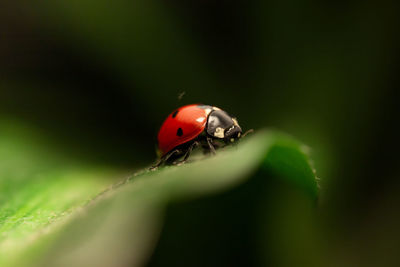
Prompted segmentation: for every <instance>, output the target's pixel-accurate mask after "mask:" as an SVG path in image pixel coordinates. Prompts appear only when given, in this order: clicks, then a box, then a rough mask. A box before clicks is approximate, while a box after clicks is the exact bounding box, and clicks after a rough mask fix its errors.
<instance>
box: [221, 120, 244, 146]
mask: <svg viewBox="0 0 400 267" xmlns="http://www.w3.org/2000/svg"><path fill="white" fill-rule="evenodd" d="M232 120H233V122H234V124H233V125H232V126H231V127H229V128H228V129H225V134H224V139H225V141H226V142H230V143H233V142H235V141H236V140H238V139H239V138H240V136H241V135H242V128H240V126H239V124H238V123H237V120H236V119H235V118H232Z"/></svg>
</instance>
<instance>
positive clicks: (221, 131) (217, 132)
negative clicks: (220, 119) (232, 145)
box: [214, 127, 225, 138]
mask: <svg viewBox="0 0 400 267" xmlns="http://www.w3.org/2000/svg"><path fill="white" fill-rule="evenodd" d="M224 131H225V130H224V129H222V128H221V127H217V129H215V132H214V136H216V137H218V138H224Z"/></svg>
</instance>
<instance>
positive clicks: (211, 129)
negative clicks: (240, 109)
mask: <svg viewBox="0 0 400 267" xmlns="http://www.w3.org/2000/svg"><path fill="white" fill-rule="evenodd" d="M207 133H208V134H209V135H211V136H212V137H214V138H216V139H222V140H223V141H225V142H226V143H233V142H235V141H236V140H238V139H239V138H240V136H241V134H242V128H240V126H239V124H238V122H237V120H236V119H235V118H233V117H231V116H230V115H229V114H228V113H226V112H225V111H223V110H220V109H218V110H213V111H212V112H211V113H210V114H209V116H208V122H207Z"/></svg>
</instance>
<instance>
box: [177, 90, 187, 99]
mask: <svg viewBox="0 0 400 267" xmlns="http://www.w3.org/2000/svg"><path fill="white" fill-rule="evenodd" d="M185 95H186V92H185V91H182V92H180V93H179V94H178V100H179V101H180V100H182V98H183V97H184V96H185Z"/></svg>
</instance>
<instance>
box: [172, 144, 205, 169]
mask: <svg viewBox="0 0 400 267" xmlns="http://www.w3.org/2000/svg"><path fill="white" fill-rule="evenodd" d="M198 145H199V142H197V141H195V142H193V144H191V145H190V146H189V147H188V149H187V150H186V153H185V156H184V157H183V159H182V160H180V161H175V162H174V163H173V164H174V165H180V164H183V163H185V162H186V160H187V159H188V158H189V156H190V153H192V150H193V149H194V148H195V147H196V146H198Z"/></svg>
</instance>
